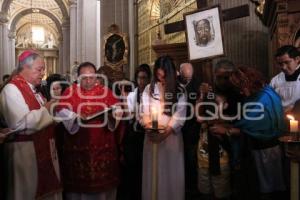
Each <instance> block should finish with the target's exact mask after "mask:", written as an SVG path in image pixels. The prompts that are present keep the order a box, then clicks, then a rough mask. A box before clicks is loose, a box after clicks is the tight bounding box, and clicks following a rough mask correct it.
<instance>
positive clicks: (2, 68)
mask: <svg viewBox="0 0 300 200" xmlns="http://www.w3.org/2000/svg"><path fill="white" fill-rule="evenodd" d="M8 21H9V20H8V15H7V13H4V12H0V77H2V76H3V74H4V73H5V72H6V68H7V66H8V65H9V63H8V25H7V22H8Z"/></svg>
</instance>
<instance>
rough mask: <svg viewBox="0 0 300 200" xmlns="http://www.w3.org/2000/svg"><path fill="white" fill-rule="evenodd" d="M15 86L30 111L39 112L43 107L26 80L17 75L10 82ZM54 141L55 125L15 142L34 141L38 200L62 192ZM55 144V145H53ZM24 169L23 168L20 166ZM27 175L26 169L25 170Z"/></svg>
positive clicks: (23, 136)
mask: <svg viewBox="0 0 300 200" xmlns="http://www.w3.org/2000/svg"><path fill="white" fill-rule="evenodd" d="M10 83H11V84H14V85H15V86H16V87H17V88H18V89H19V91H20V92H21V93H22V96H23V98H24V100H25V102H26V104H27V105H28V108H29V110H30V111H32V110H38V109H40V108H41V105H40V104H39V102H38V101H37V100H36V97H35V95H34V94H33V91H32V90H31V88H30V87H29V85H28V83H27V82H26V81H25V79H24V78H23V77H22V76H20V75H16V76H14V78H13V79H12V80H11V81H10ZM53 139H54V124H53V125H50V126H48V127H46V128H44V129H42V130H40V131H38V132H36V133H34V134H31V135H16V138H15V140H14V141H13V142H24V141H33V143H34V149H35V153H36V160H37V168H38V186H37V187H38V188H37V191H36V199H39V198H43V197H44V196H47V195H50V194H53V193H56V192H59V191H61V190H62V189H61V184H60V180H59V178H58V177H57V175H56V172H55V168H54V165H53V161H52V156H51V140H53ZM52 144H53V143H52ZM20 168H22V166H20ZM24 170H25V172H24V173H26V169H24Z"/></svg>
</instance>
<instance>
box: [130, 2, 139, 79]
mask: <svg viewBox="0 0 300 200" xmlns="http://www.w3.org/2000/svg"><path fill="white" fill-rule="evenodd" d="M137 19H138V16H137V0H128V23H129V34H128V35H129V47H130V53H129V56H130V57H129V77H130V80H133V79H134V71H135V67H136V66H137V56H138V48H137V47H138V45H137V44H138V35H137V27H138V25H137Z"/></svg>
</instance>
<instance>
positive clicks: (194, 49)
mask: <svg viewBox="0 0 300 200" xmlns="http://www.w3.org/2000/svg"><path fill="white" fill-rule="evenodd" d="M184 19H185V25H186V40H187V46H188V50H189V60H190V61H195V60H204V59H210V58H213V57H217V56H222V55H224V54H225V52H224V45H223V28H222V18H221V17H220V7H219V6H213V7H209V8H206V9H201V10H197V11H193V12H190V13H186V14H184Z"/></svg>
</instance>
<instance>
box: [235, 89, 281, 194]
mask: <svg viewBox="0 0 300 200" xmlns="http://www.w3.org/2000/svg"><path fill="white" fill-rule="evenodd" d="M247 103H248V105H247ZM249 103H255V104H249ZM258 103H259V104H258ZM246 105H247V106H246ZM243 109H244V111H246V110H247V111H248V112H246V113H245V112H243V113H245V114H244V116H242V117H243V118H242V119H240V120H238V121H237V122H236V123H235V124H234V126H235V127H237V128H239V129H240V130H241V133H242V134H246V135H247V136H250V138H252V139H254V140H256V141H258V142H260V141H261V142H264V141H265V142H268V141H274V140H276V138H277V137H279V136H280V135H281V134H282V133H283V132H284V128H285V126H284V120H283V116H284V112H283V107H282V104H281V99H280V97H279V95H278V94H277V93H276V92H275V91H274V90H273V89H272V88H271V87H270V86H266V87H264V88H263V89H262V90H261V91H260V92H258V93H257V94H256V95H253V96H250V97H248V98H246V101H245V102H244V107H243ZM255 118H258V119H255ZM250 140H251V139H250ZM254 140H253V141H254ZM265 142H264V143H265ZM246 148H249V147H246ZM250 148H251V147H250ZM233 149H234V147H233ZM235 150H236V149H235ZM248 151H250V152H251V156H252V158H253V159H254V161H255V162H254V164H255V169H256V172H257V175H258V181H259V188H260V192H261V193H270V192H275V191H283V190H285V184H284V178H283V177H284V176H283V169H282V152H281V149H280V147H279V145H278V144H276V142H275V143H274V144H272V145H271V146H265V147H263V148H261V149H252V148H251V149H248ZM236 153H237V152H235V153H234V155H233V156H235V155H237V154H236Z"/></svg>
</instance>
